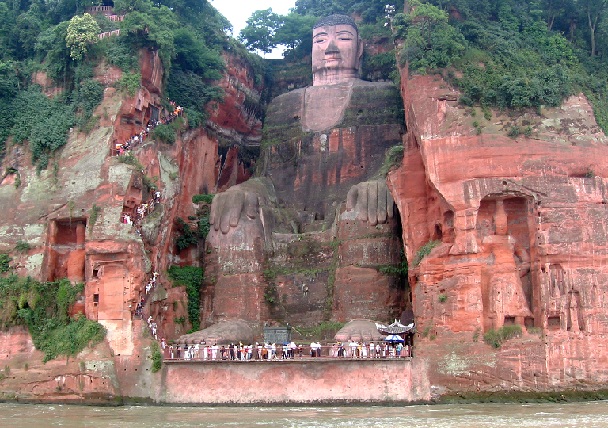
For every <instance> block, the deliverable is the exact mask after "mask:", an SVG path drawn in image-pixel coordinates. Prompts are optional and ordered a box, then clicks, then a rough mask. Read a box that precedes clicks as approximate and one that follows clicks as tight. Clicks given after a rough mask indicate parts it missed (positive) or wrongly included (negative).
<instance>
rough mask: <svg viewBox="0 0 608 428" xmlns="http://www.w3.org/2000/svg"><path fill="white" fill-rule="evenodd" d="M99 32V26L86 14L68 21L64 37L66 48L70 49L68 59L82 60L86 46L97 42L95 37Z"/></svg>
mask: <svg viewBox="0 0 608 428" xmlns="http://www.w3.org/2000/svg"><path fill="white" fill-rule="evenodd" d="M100 32H101V29H100V28H99V25H98V24H97V22H96V21H95V20H94V19H93V17H92V16H91V15H89V14H88V13H85V14H84V15H82V16H78V15H77V16H75V17H73V18H72V19H70V23H69V24H68V28H67V34H66V36H65V43H66V46H67V47H68V48H69V49H70V57H71V58H72V59H74V60H80V59H82V57H83V56H84V55H85V54H86V53H87V48H88V46H89V45H91V44H93V43H95V42H97V40H99V39H98V38H97V35H98V34H99V33H100Z"/></svg>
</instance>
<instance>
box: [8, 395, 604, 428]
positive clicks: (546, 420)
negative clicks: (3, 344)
mask: <svg viewBox="0 0 608 428" xmlns="http://www.w3.org/2000/svg"><path fill="white" fill-rule="evenodd" d="M55 426H57V427H59V426H60V427H68V428H71V427H95V428H103V427H121V428H127V427H142V428H143V427H146V428H148V427H172V428H178V427H230V426H234V427H239V428H242V427H294V428H295V427H298V428H300V427H366V428H367V427H387V428H389V427H390V428H396V427H408V428H409V427H425V428H427V427H429V428H430V427H432V428H443V427H450V428H452V427H463V428H486V427H510V428H513V427H516V428H526V427H543V428H550V427H598V428H600V427H601V428H604V427H608V401H593V402H581V403H563V404H450V405H417V406H403V407H401V406H399V407H383V406H369V407H362V406H353V407H288V406H286V407H169V406H163V407H160V406H158V407H157V406H123V407H95V406H68V405H40V404H36V405H34V404H10V403H2V404H0V427H17V428H21V427H36V428H40V427H55Z"/></svg>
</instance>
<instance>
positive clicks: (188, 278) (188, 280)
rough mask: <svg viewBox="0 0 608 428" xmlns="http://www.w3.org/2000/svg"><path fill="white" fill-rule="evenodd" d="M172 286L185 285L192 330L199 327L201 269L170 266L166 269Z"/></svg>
mask: <svg viewBox="0 0 608 428" xmlns="http://www.w3.org/2000/svg"><path fill="white" fill-rule="evenodd" d="M167 274H168V275H169V278H170V279H171V280H172V281H173V286H185V287H186V294H187V295H188V320H189V321H190V324H192V329H193V330H198V329H199V327H200V320H199V305H200V287H201V284H202V283H203V269H202V268H199V267H195V266H182V267H179V266H175V265H174V266H171V267H170V268H169V270H168V271H167Z"/></svg>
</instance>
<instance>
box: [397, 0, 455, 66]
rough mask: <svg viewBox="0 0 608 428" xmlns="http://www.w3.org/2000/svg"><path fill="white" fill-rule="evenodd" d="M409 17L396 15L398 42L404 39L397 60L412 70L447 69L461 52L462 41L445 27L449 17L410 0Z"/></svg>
mask: <svg viewBox="0 0 608 428" xmlns="http://www.w3.org/2000/svg"><path fill="white" fill-rule="evenodd" d="M409 5H410V7H411V9H410V13H408V14H397V15H396V16H395V21H394V25H395V28H396V31H397V36H398V37H399V38H404V39H405V44H404V47H403V49H402V50H401V53H400V56H401V61H402V62H403V63H405V62H409V66H410V68H411V69H412V70H421V71H422V70H426V69H428V68H440V67H446V66H448V65H449V64H450V63H451V62H452V61H453V60H454V59H455V58H457V57H458V56H459V55H460V54H462V52H464V50H465V47H466V43H465V39H464V37H463V35H462V33H460V31H458V30H457V29H456V28H455V27H452V26H451V25H450V24H449V23H448V14H447V12H445V11H444V10H441V9H439V8H438V7H437V6H433V5H431V4H428V3H422V2H421V1H419V0H411V1H410V2H409Z"/></svg>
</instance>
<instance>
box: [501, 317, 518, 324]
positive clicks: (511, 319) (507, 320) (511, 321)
mask: <svg viewBox="0 0 608 428" xmlns="http://www.w3.org/2000/svg"><path fill="white" fill-rule="evenodd" d="M503 325H515V317H505V321H504V323H503Z"/></svg>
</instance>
